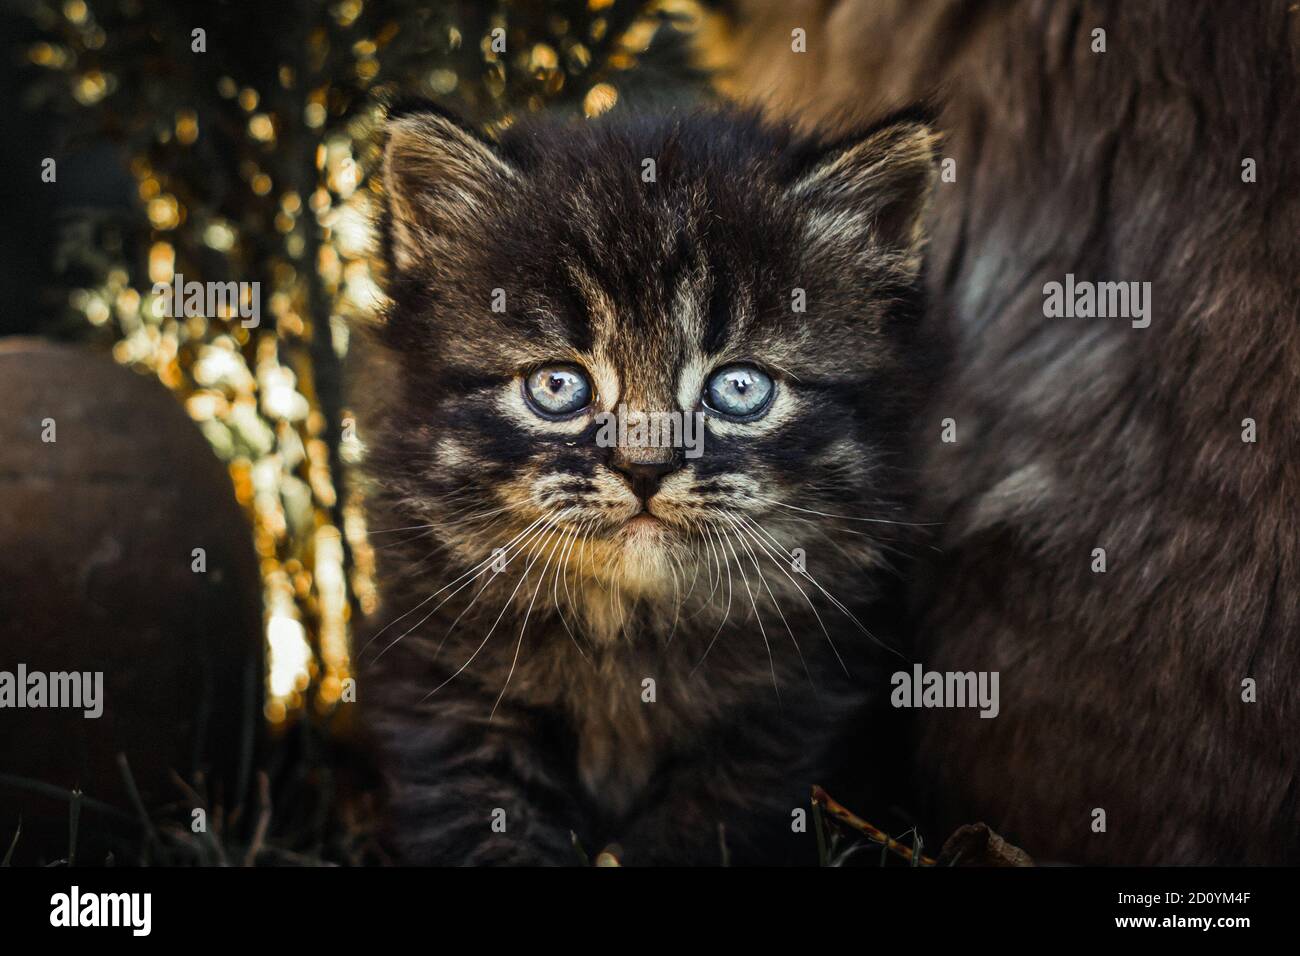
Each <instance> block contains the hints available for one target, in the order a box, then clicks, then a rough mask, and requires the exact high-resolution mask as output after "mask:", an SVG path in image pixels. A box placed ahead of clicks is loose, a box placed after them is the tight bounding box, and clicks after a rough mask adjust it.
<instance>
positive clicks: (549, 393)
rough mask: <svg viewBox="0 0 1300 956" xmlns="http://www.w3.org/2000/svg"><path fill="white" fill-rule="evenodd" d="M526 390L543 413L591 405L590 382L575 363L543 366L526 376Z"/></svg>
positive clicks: (571, 411)
mask: <svg viewBox="0 0 1300 956" xmlns="http://www.w3.org/2000/svg"><path fill="white" fill-rule="evenodd" d="M524 392H525V394H527V396H528V400H529V402H531V403H532V405H533V409H534V410H535V411H538V412H541V413H542V414H543V415H570V414H572V413H573V412H576V411H579V410H580V409H583V408H586V407H587V406H588V405H590V404H591V382H590V381H588V380H587V376H586V374H585V373H584V372H583V371H582V369H580V368H578V367H577V366H576V365H543V366H542V367H541V368H539V369H537V370H536V371H534V372H531V373H529V375H528V377H527V378H526V379H524Z"/></svg>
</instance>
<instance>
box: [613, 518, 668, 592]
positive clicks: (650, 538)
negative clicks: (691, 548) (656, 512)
mask: <svg viewBox="0 0 1300 956" xmlns="http://www.w3.org/2000/svg"><path fill="white" fill-rule="evenodd" d="M670 537H671V532H670V531H669V529H668V526H667V525H666V524H664V523H663V522H662V521H660V520H659V519H658V518H655V517H653V516H651V515H648V514H646V513H644V512H643V513H641V514H639V515H637V516H635V517H634V518H631V519H630V520H628V521H627V522H625V523H624V524H623V526H622V527H621V528H619V530H618V532H617V536H616V538H615V541H616V543H617V546H618V551H619V555H618V559H619V560H618V572H619V575H618V576H619V585H620V587H621V588H622V589H623V591H624V592H625V593H627V594H628V595H629V596H635V597H653V596H655V595H657V594H661V593H664V592H666V591H667V592H670V591H671V590H672V586H673V583H672V582H673V568H672V561H671V559H670V558H669V556H668V552H669V548H670V545H671V542H670Z"/></svg>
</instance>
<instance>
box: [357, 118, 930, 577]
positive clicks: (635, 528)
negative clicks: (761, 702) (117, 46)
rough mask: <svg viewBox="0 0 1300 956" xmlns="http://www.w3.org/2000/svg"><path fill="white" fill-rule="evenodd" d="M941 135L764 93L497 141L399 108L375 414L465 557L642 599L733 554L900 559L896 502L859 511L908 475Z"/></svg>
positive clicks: (385, 458)
mask: <svg viewBox="0 0 1300 956" xmlns="http://www.w3.org/2000/svg"><path fill="white" fill-rule="evenodd" d="M935 142H936V137H935V135H934V134H933V133H932V132H931V130H930V128H929V126H928V125H927V123H926V122H925V121H924V119H923V118H921V117H919V116H918V115H915V114H901V115H898V116H895V117H892V118H891V119H889V120H887V121H885V122H883V123H880V124H878V125H876V126H874V127H872V128H870V129H867V130H864V131H862V132H860V133H858V134H857V135H854V136H851V137H848V138H845V139H841V140H838V141H836V142H833V143H829V144H827V143H820V142H814V141H810V140H805V139H802V138H799V137H797V136H795V135H794V134H792V133H791V132H789V131H787V130H784V129H777V128H771V127H768V126H765V125H763V124H762V123H761V122H759V121H758V120H757V119H756V118H754V117H752V116H749V115H733V114H717V113H711V114H701V115H695V116H690V117H680V116H674V117H670V118H634V119H624V120H608V121H603V122H598V123H588V124H583V125H568V124H560V123H558V122H556V123H538V124H535V125H521V126H518V127H514V128H511V129H509V130H507V131H506V132H505V133H504V134H503V135H502V136H501V137H500V141H499V142H491V141H489V140H487V139H485V138H483V137H481V136H480V135H478V134H477V133H475V132H474V131H473V130H471V129H469V128H467V127H465V126H463V125H462V124H461V123H460V122H458V121H457V120H456V119H454V118H453V117H451V116H449V115H447V114H445V113H443V112H441V111H439V110H437V109H434V108H431V107H417V108H414V109H408V110H404V111H398V112H395V113H394V114H393V115H392V116H391V117H390V124H389V131H388V140H387V145H386V152H385V158H384V170H383V172H384V189H385V196H386V202H387V212H386V215H385V222H384V244H385V254H386V258H387V262H388V269H389V273H390V275H389V292H390V296H391V298H392V301H393V304H392V307H391V310H390V313H389V315H388V316H387V319H386V322H385V325H384V327H383V333H382V334H383V341H384V344H385V345H386V346H387V348H388V349H389V353H390V355H391V357H392V358H393V361H394V365H393V368H394V372H393V378H394V381H393V382H392V384H393V385H394V387H395V388H396V394H397V396H398V398H397V400H396V401H394V402H393V403H391V404H390V406H389V408H388V410H387V412H386V413H385V418H384V420H383V422H382V425H381V428H380V431H379V433H378V435H375V434H374V432H373V431H372V433H371V439H372V446H373V451H374V454H373V462H374V468H375V471H376V476H377V478H378V481H379V484H380V485H381V487H382V488H383V489H384V491H385V494H386V495H387V496H388V498H389V499H390V500H391V501H392V502H395V503H396V506H397V508H398V510H399V511H400V512H402V513H401V514H399V515H396V516H395V517H400V518H402V519H403V520H404V521H405V519H410V521H409V523H410V524H412V525H414V524H419V523H426V522H427V523H432V524H433V525H435V527H436V529H437V537H438V539H439V541H440V543H441V545H442V547H444V548H446V549H447V550H448V551H449V552H450V553H451V554H452V555H453V557H454V559H455V563H456V565H457V566H458V567H460V568H462V569H463V568H468V567H470V566H472V565H474V564H476V563H478V562H480V561H484V560H486V559H488V558H490V557H491V554H492V552H493V549H496V548H505V549H507V551H506V553H507V554H508V555H512V554H514V553H516V552H518V553H519V554H520V555H521V556H522V558H527V557H528V556H529V555H537V556H538V557H539V560H546V561H548V562H554V564H553V566H554V567H555V568H556V569H559V568H560V567H561V566H563V567H564V568H566V569H567V573H568V575H569V576H570V578H569V579H566V585H570V583H571V579H572V578H582V579H584V580H588V581H599V582H601V583H603V584H606V585H608V584H615V585H617V587H618V589H619V590H620V592H621V593H622V594H623V595H624V596H627V597H630V598H637V599H642V600H654V599H656V598H663V599H664V600H671V599H672V598H673V597H674V595H675V594H677V595H680V593H681V591H680V589H682V588H684V587H685V583H684V578H683V575H684V576H685V579H691V578H692V576H693V575H697V576H698V575H700V574H702V575H704V576H705V578H706V579H707V578H708V577H710V576H711V575H713V574H714V573H715V572H714V569H715V568H716V569H718V571H720V570H721V561H722V559H729V560H730V561H732V562H733V568H734V562H748V561H751V560H760V561H767V560H769V559H770V560H772V561H776V560H778V558H779V560H780V561H783V562H784V561H787V560H789V559H790V554H789V552H791V551H793V549H795V548H803V549H804V550H805V551H806V552H808V553H810V554H812V553H820V554H824V555H825V560H824V561H817V562H813V561H810V567H811V565H812V564H814V563H816V564H818V565H819V566H820V567H822V568H827V567H831V566H833V565H834V563H835V562H840V563H842V564H843V563H844V562H845V561H847V562H848V564H849V565H852V564H854V563H857V564H858V565H859V567H858V570H859V571H860V570H861V569H862V566H870V565H871V564H872V563H874V562H876V561H878V560H879V558H880V548H879V546H878V542H879V540H880V539H881V538H885V537H887V535H885V533H884V532H885V531H886V530H887V525H884V524H879V525H877V524H871V523H862V524H855V519H858V518H861V519H866V520H867V521H871V520H873V519H874V520H883V521H888V520H890V519H892V518H895V517H897V514H896V511H895V509H896V506H897V503H898V501H899V500H900V498H901V497H902V496H903V495H904V494H905V479H903V477H902V475H901V472H900V470H899V466H900V464H901V460H900V457H899V456H900V454H901V453H902V436H903V432H904V430H905V429H906V426H907V425H908V423H909V417H910V416H911V415H912V414H913V413H914V411H915V409H916V405H917V402H918V400H919V393H920V392H921V390H922V385H921V383H922V380H923V378H924V371H925V368H926V367H927V363H928V361H929V357H930V349H929V348H927V347H926V346H925V344H924V343H923V341H922V332H921V330H920V329H919V327H918V321H919V308H918V297H919V287H920V271H921V255H920V252H921V244H922V231H921V220H922V212H923V208H924V205H925V202H926V198H927V195H928V193H929V190H930V186H931V182H932V180H933V174H934V149H935ZM663 413H669V414H668V415H664V414H663ZM620 420H621V421H620ZM620 425H621V427H620ZM639 425H640V426H641V429H642V430H641V431H640V434H639V433H638V432H639V429H638V426H639ZM656 441H657V447H656ZM665 442H667V443H668V444H669V445H670V446H673V445H675V446H676V447H663V445H664V443H665ZM828 516H834V517H828ZM832 529H834V530H832ZM846 529H848V530H849V531H851V532H856V533H857V535H856V537H850V536H848V535H847V534H843V533H840V532H841V531H844V530H846ZM877 531H879V532H880V534H877ZM846 555H847V557H845V556H846ZM739 573H740V572H739V570H737V571H736V574H737V578H738V577H739ZM750 573H751V574H752V573H753V572H752V570H751V572H750ZM768 576H769V579H770V578H771V577H772V575H771V574H770V573H769V575H768ZM776 577H777V578H778V579H779V577H780V576H779V575H777V576H776ZM756 580H757V579H756Z"/></svg>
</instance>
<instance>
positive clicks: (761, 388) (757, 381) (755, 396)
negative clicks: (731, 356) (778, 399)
mask: <svg viewBox="0 0 1300 956" xmlns="http://www.w3.org/2000/svg"><path fill="white" fill-rule="evenodd" d="M773 391H774V388H773V385H772V378H771V376H770V375H768V374H767V373H766V372H762V371H759V370H758V369H756V368H755V367H754V366H752V365H727V366H724V367H722V368H720V369H718V370H717V371H716V372H714V373H713V374H712V375H710V376H709V382H708V384H707V385H706V386H705V387H704V402H705V404H706V405H708V407H709V408H711V409H713V410H714V411H715V412H721V413H722V414H723V415H727V416H730V417H731V418H754V417H756V416H757V415H759V414H761V413H762V412H763V411H764V410H765V409H766V408H767V406H768V403H769V402H771V400H772V392H773Z"/></svg>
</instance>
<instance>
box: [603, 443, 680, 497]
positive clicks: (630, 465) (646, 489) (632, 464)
mask: <svg viewBox="0 0 1300 956" xmlns="http://www.w3.org/2000/svg"><path fill="white" fill-rule="evenodd" d="M609 467H611V468H613V469H614V470H615V471H617V472H618V473H619V474H620V475H622V476H623V480H624V481H626V482H627V484H628V487H629V488H631V489H632V494H634V495H636V496H637V497H638V498H640V499H641V501H642V503H643V504H644V503H645V502H647V501H649V500H650V499H651V498H653V497H654V494H655V492H656V491H658V490H659V483H660V482H661V481H663V478H664V476H665V475H670V474H672V473H673V472H674V471H676V470H677V469H679V468H681V467H682V456H681V455H680V454H679V453H678V451H677V450H676V449H673V450H672V451H671V454H670V455H669V456H668V457H667V458H664V459H662V460H659V461H654V460H645V459H640V460H632V459H630V458H628V457H627V456H626V455H624V454H623V453H621V452H615V454H614V455H613V456H612V457H611V459H610V462H609Z"/></svg>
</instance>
